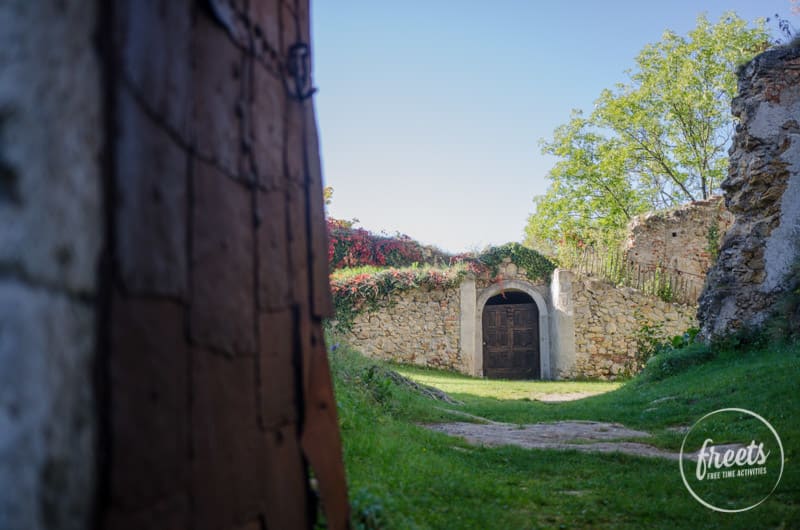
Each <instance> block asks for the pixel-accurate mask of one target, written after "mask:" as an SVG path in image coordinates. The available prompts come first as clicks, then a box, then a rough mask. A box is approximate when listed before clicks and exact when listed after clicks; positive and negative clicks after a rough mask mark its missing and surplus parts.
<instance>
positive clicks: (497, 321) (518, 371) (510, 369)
mask: <svg viewBox="0 0 800 530" xmlns="http://www.w3.org/2000/svg"><path fill="white" fill-rule="evenodd" d="M483 365H484V366H483V368H484V375H485V376H486V377H498V378H507V379H530V378H538V377H539V311H538V308H537V306H536V304H500V305H492V306H486V307H485V308H484V313H483Z"/></svg>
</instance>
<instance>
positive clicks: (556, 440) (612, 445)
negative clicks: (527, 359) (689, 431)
mask: <svg viewBox="0 0 800 530" xmlns="http://www.w3.org/2000/svg"><path fill="white" fill-rule="evenodd" d="M476 419H484V420H485V418H476ZM485 421H486V423H462V422H457V423H436V424H428V425H424V427H426V428H428V429H431V430H433V431H437V432H443V433H445V434H449V435H451V436H458V437H460V438H463V439H465V440H466V441H467V442H469V443H471V444H475V445H485V446H501V445H516V446H519V447H525V448H528V449H562V450H567V449H574V450H577V451H585V452H592V453H614V452H621V453H627V454H631V455H637V456H648V457H654V458H668V459H670V460H678V453H673V452H670V451H666V450H664V449H658V448H656V447H653V446H650V445H647V444H645V443H640V442H627V441H623V440H625V439H630V438H648V437H650V433H647V432H644V431H635V430H633V429H628V428H627V427H625V426H624V425H620V424H619V423H603V422H597V421H560V422H556V423H536V424H531V425H521V426H520V425H515V424H511V423H499V422H494V421H490V420H485Z"/></svg>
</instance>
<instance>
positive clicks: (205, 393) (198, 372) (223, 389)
mask: <svg viewBox="0 0 800 530" xmlns="http://www.w3.org/2000/svg"><path fill="white" fill-rule="evenodd" d="M255 368H256V367H255V359H254V358H251V357H235V358H230V357H224V356H221V355H217V354H214V353H212V352H209V351H207V350H204V349H199V348H198V349H193V350H192V368H191V374H192V375H191V377H192V381H191V385H192V397H193V402H192V411H191V425H192V455H193V459H192V464H191V466H192V490H193V491H192V497H193V500H194V502H193V513H192V517H193V520H192V524H191V526H190V527H191V528H196V529H198V530H205V529H209V530H211V529H215V530H216V529H219V528H231V527H233V525H234V522H236V521H240V520H248V519H251V518H255V517H257V516H258V514H259V513H260V510H261V507H262V506H263V502H264V501H265V500H266V497H265V486H266V484H265V481H266V476H265V474H264V473H263V472H262V470H263V469H265V467H266V462H265V460H266V458H267V446H266V443H265V441H264V439H263V434H262V433H261V432H260V430H259V428H258V413H257V409H256V406H257V398H256V372H255Z"/></svg>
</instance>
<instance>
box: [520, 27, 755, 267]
mask: <svg viewBox="0 0 800 530" xmlns="http://www.w3.org/2000/svg"><path fill="white" fill-rule="evenodd" d="M768 43H769V34H768V32H767V30H766V29H765V26H764V21H763V20H757V21H756V22H755V23H754V24H753V25H752V26H749V25H748V24H747V22H745V21H744V20H742V19H740V18H739V17H737V16H736V15H735V14H733V13H727V14H725V15H723V16H722V18H721V19H720V20H719V22H717V23H716V24H711V23H710V22H709V21H708V20H707V19H706V17H705V16H700V17H699V18H698V19H697V27H696V28H695V29H694V30H692V31H691V32H689V34H688V35H687V36H680V35H677V34H676V33H674V32H672V31H666V32H665V33H664V34H663V36H662V39H661V41H659V42H658V43H656V44H650V45H648V46H646V47H645V48H644V49H643V50H642V51H641V52H640V53H639V55H638V56H637V57H636V66H635V68H634V69H633V70H630V71H628V72H627V76H628V82H627V83H620V84H617V85H616V86H615V87H614V88H613V89H607V90H604V91H603V92H602V93H601V94H600V97H599V98H598V99H597V101H596V103H595V108H594V110H593V112H592V113H591V114H590V115H588V116H584V114H583V113H582V112H580V111H573V114H572V117H571V119H570V121H569V122H568V123H567V124H565V125H562V126H560V127H558V128H557V129H556V131H555V132H554V134H553V138H552V139H551V140H549V141H545V142H543V143H542V152H543V153H546V154H551V155H554V156H556V157H558V158H559V162H558V163H557V164H556V165H555V166H554V167H553V169H552V170H551V171H550V172H549V174H548V180H549V181H550V186H549V188H548V190H547V192H546V193H545V195H542V196H539V197H536V198H535V199H534V205H535V211H534V213H533V214H532V215H531V216H530V217H529V219H528V224H527V226H526V230H525V231H526V242H527V243H528V244H529V245H531V246H534V248H538V249H540V250H543V251H545V252H548V251H549V252H553V250H554V249H555V248H556V247H557V246H558V245H559V243H560V242H562V241H565V240H571V239H574V240H579V241H583V242H585V243H596V242H598V241H602V240H605V241H606V242H608V241H609V240H615V239H617V238H618V237H619V235H620V234H621V233H622V229H623V228H624V227H625V226H626V224H627V223H628V221H629V220H630V219H631V217H632V216H634V215H637V214H639V213H642V212H643V211H647V210H655V209H662V208H668V207H672V206H676V205H679V204H682V203H685V202H687V201H692V200H698V199H705V198H707V197H709V196H710V195H712V194H713V193H715V192H717V191H718V189H719V184H720V183H721V182H722V180H723V178H724V176H725V173H726V171H727V162H728V160H727V149H728V146H729V144H730V139H731V136H732V134H733V128H734V126H735V124H734V121H733V117H732V116H731V115H730V104H731V99H732V98H733V96H734V95H735V92H736V74H735V71H736V67H737V66H738V65H740V64H742V63H743V62H745V61H747V60H749V59H750V58H752V57H753V56H754V55H755V54H757V53H759V52H761V51H763V50H764V49H765V48H766V47H767V46H768Z"/></svg>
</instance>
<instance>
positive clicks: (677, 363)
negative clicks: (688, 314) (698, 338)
mask: <svg viewBox="0 0 800 530" xmlns="http://www.w3.org/2000/svg"><path fill="white" fill-rule="evenodd" d="M716 356H717V354H716V350H714V349H712V348H710V347H709V346H707V345H705V344H701V343H693V344H690V345H688V346H684V347H682V348H678V349H674V348H670V349H666V350H661V351H659V353H657V354H656V355H654V356H653V357H651V358H650V359H649V360H648V361H647V364H646V365H645V367H644V371H643V372H642V378H643V379H645V380H651V381H658V380H661V379H664V378H666V377H670V376H673V375H676V374H679V373H681V372H684V371H686V370H688V369H689V368H690V367H692V366H697V365H699V364H703V363H706V362H708V361H710V360H712V359H714V358H715V357H716Z"/></svg>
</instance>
